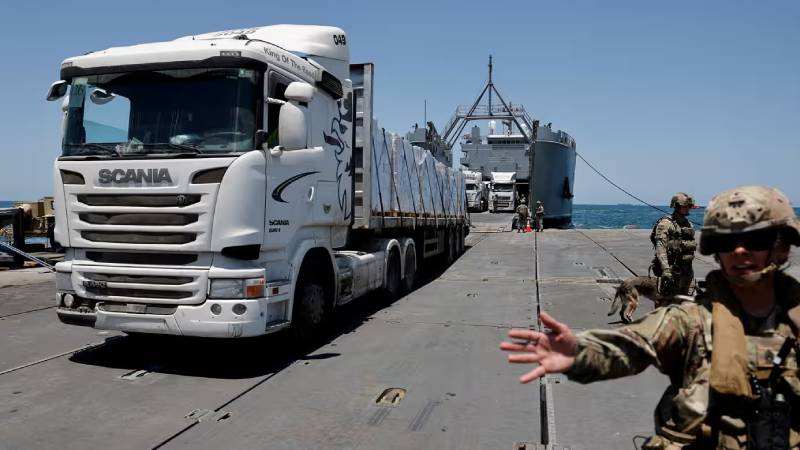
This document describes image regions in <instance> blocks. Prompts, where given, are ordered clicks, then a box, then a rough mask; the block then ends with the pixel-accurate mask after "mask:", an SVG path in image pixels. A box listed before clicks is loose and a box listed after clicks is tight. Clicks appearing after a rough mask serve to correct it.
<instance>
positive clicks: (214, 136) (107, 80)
mask: <svg viewBox="0 0 800 450" xmlns="http://www.w3.org/2000/svg"><path fill="white" fill-rule="evenodd" d="M258 82H259V75H258V73H257V72H256V71H254V70H246V69H184V70H162V71H151V72H127V73H114V74H107V75H93V76H88V77H80V78H74V79H73V80H72V82H71V84H70V92H69V97H68V107H67V110H66V118H65V123H64V140H63V153H62V154H63V156H81V155H110V156H124V155H126V154H155V153H158V154H163V153H182V154H185V153H232V152H242V151H248V150H252V149H253V147H254V145H253V144H254V142H253V141H254V136H255V131H256V128H257V126H256V120H257V114H258V104H259V102H258V96H259V94H258V93H259V91H260V89H258Z"/></svg>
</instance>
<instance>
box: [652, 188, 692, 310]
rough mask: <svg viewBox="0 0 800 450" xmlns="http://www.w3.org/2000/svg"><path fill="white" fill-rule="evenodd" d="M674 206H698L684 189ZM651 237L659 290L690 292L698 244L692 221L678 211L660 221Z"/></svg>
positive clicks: (662, 292)
mask: <svg viewBox="0 0 800 450" xmlns="http://www.w3.org/2000/svg"><path fill="white" fill-rule="evenodd" d="M670 206H671V207H673V208H676V209H677V207H678V206H689V207H690V208H691V207H694V200H692V198H691V197H690V196H688V195H687V194H684V193H682V192H680V193H678V194H676V195H675V196H674V197H672V202H671V204H670ZM651 240H652V242H653V245H654V247H655V252H656V255H655V258H653V265H652V270H653V274H654V275H655V276H656V277H658V278H659V280H658V292H659V294H661V295H663V296H670V295H678V294H681V295H687V294H689V289H690V287H691V285H692V280H693V279H694V271H693V270H692V261H693V260H694V252H695V250H696V249H697V243H695V240H694V228H693V227H692V223H691V222H689V220H688V219H687V218H686V217H684V216H682V215H680V214H678V212H677V210H676V211H675V212H674V213H673V214H672V215H671V216H664V217H662V218H661V219H659V220H658V222H656V225H655V227H654V228H653V234H652V236H651Z"/></svg>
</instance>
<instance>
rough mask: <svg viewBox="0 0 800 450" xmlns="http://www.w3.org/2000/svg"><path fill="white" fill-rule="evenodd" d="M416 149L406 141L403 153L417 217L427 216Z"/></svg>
mask: <svg viewBox="0 0 800 450" xmlns="http://www.w3.org/2000/svg"><path fill="white" fill-rule="evenodd" d="M416 148H417V147H414V146H413V145H411V143H410V142H408V141H405V151H404V152H403V158H404V160H403V165H404V166H405V170H406V173H408V183H409V185H410V187H411V199H412V201H413V202H414V213H415V215H416V216H417V217H423V216H424V215H425V207H424V205H423V204H422V193H421V191H420V183H419V170H418V168H417V159H416Z"/></svg>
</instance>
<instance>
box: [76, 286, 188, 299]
mask: <svg viewBox="0 0 800 450" xmlns="http://www.w3.org/2000/svg"><path fill="white" fill-rule="evenodd" d="M86 292H88V293H89V294H91V295H93V296H103V297H129V298H146V299H150V298H154V297H155V298H164V299H171V300H177V299H182V298H189V297H191V296H192V293H191V292H182V291H159V290H155V289H126V288H101V287H86Z"/></svg>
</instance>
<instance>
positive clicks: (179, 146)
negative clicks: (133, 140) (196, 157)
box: [140, 142, 202, 154]
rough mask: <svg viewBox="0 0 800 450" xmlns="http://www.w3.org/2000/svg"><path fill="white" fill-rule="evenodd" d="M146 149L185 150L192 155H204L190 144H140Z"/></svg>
mask: <svg viewBox="0 0 800 450" xmlns="http://www.w3.org/2000/svg"><path fill="white" fill-rule="evenodd" d="M140 145H142V147H144V148H153V149H155V148H159V149H172V150H183V151H187V152H190V153H197V154H199V153H202V152H201V151H200V149H198V148H197V147H196V146H194V145H189V144H173V143H172V142H154V143H147V144H140Z"/></svg>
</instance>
